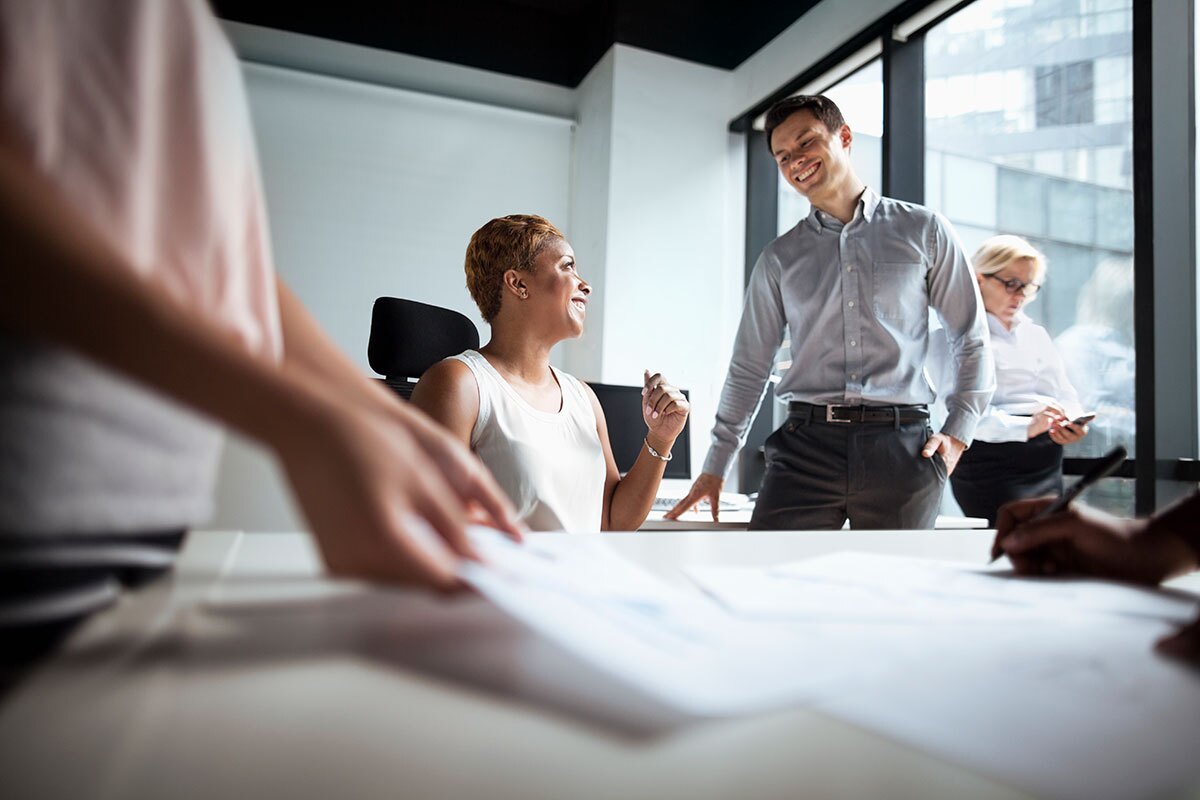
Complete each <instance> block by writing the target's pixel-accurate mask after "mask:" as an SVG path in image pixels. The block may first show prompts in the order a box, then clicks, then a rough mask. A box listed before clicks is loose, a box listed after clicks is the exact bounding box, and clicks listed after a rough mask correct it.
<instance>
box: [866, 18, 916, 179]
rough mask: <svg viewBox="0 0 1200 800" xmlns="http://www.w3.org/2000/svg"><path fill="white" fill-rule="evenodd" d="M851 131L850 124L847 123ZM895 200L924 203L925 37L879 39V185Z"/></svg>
mask: <svg viewBox="0 0 1200 800" xmlns="http://www.w3.org/2000/svg"><path fill="white" fill-rule="evenodd" d="M849 122H850V127H851V129H853V128H854V121H853V120H849ZM878 189H879V191H880V192H881V193H883V194H885V195H887V196H888V197H894V198H896V199H897V200H907V201H908V202H910V203H923V202H925V36H924V35H923V34H922V35H919V36H912V37H910V38H909V39H908V41H906V42H898V41H895V40H894V39H893V38H892V37H890V36H889V37H885V38H884V40H883V186H882V187H878Z"/></svg>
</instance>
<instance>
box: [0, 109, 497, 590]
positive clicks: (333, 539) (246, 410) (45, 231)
mask: <svg viewBox="0 0 1200 800" xmlns="http://www.w3.org/2000/svg"><path fill="white" fill-rule="evenodd" d="M7 142H8V139H7V136H6V135H5V133H4V132H3V131H0V240H3V241H5V242H6V243H7V247H8V255H9V263H8V264H7V265H6V273H5V274H6V279H7V281H8V285H7V286H6V287H5V290H4V291H3V292H0V327H3V328H4V329H5V330H7V331H9V332H11V333H13V334H16V335H19V336H25V337H28V338H30V339H37V340H42V341H49V342H54V343H57V344H59V345H62V346H65V347H67V348H70V349H73V350H75V351H77V352H79V353H82V354H83V355H86V356H88V357H90V358H92V359H93V360H95V361H97V362H99V363H102V364H105V365H106V366H108V367H110V368H113V369H115V370H116V371H118V372H121V373H123V374H124V375H126V376H128V377H130V378H131V379H133V380H136V381H139V382H141V383H143V384H145V385H147V386H149V387H151V388H153V389H155V390H157V391H160V392H162V393H163V394H166V395H168V396H170V397H173V398H175V399H177V400H179V401H181V402H183V403H184V404H186V405H188V406H190V407H191V408H193V409H195V410H197V411H200V412H202V413H204V414H207V415H208V416H210V417H213V418H214V419H216V420H219V421H221V422H223V423H225V424H227V425H229V426H231V427H233V428H234V429H236V430H238V431H240V432H241V433H243V434H245V435H246V436H249V437H250V438H253V439H255V440H257V441H259V442H262V443H263V444H265V445H266V446H268V447H270V448H271V449H272V450H274V451H275V453H276V454H277V455H278V456H279V458H280V461H281V463H282V465H283V468H284V470H285V472H286V473H287V475H288V478H289V481H290V482H291V484H292V488H293V489H294V490H295V491H296V495H297V499H298V500H299V501H300V504H301V506H302V508H303V509H304V513H305V516H306V517H307V519H308V521H309V524H310V525H311V527H312V529H313V533H314V535H315V536H316V538H317V541H318V543H319V545H320V547H321V551H322V554H323V555H324V557H325V560H326V563H327V564H328V566H329V568H330V569H331V570H332V571H334V572H337V573H341V574H352V575H358V576H362V577H370V578H379V579H385V580H401V581H415V582H422V583H428V584H432V585H438V586H444V587H449V586H452V585H454V584H455V582H456V581H455V577H454V565H455V562H456V560H457V558H458V557H459V556H472V555H473V550H472V548H471V546H470V544H469V542H468V541H467V539H466V535H465V527H464V526H465V519H466V513H467V512H466V508H465V505H466V504H465V503H464V502H463V501H462V498H461V496H460V494H459V492H457V491H456V490H455V489H454V488H452V484H451V482H450V481H449V480H447V475H446V470H445V469H444V468H443V466H442V463H441V462H439V461H437V459H436V458H433V459H431V458H430V456H429V455H428V454H427V453H428V452H429V451H430V450H437V451H441V452H442V453H443V454H445V453H446V452H447V451H446V448H444V447H442V446H440V445H437V444H436V437H435V438H434V439H429V437H427V436H426V435H425V433H424V431H422V430H421V426H420V425H419V424H409V425H406V424H403V423H402V422H401V418H400V417H389V416H388V415H386V414H384V413H382V412H379V411H368V410H366V409H364V408H361V407H356V406H355V405H354V404H353V403H350V402H347V400H346V399H345V397H344V396H343V392H344V391H345V390H344V388H343V387H341V386H339V385H337V382H335V381H333V380H330V379H324V380H314V379H313V378H314V373H313V371H312V369H311V365H312V364H313V363H314V362H315V361H317V360H319V358H314V359H312V360H308V356H307V355H305V354H306V353H309V350H308V348H306V347H305V345H304V344H303V343H301V342H302V339H303V335H304V334H303V331H301V332H300V333H299V339H298V338H297V336H298V334H297V328H296V327H295V326H294V325H293V324H292V322H294V318H293V319H292V320H291V321H289V319H288V317H287V315H285V318H284V343H285V348H288V349H290V350H291V351H292V353H293V358H290V359H287V360H285V362H284V364H283V365H279V364H276V363H274V362H273V361H271V360H270V359H268V358H266V357H263V356H260V355H255V354H252V353H249V352H247V351H246V350H245V349H244V347H243V346H242V345H241V344H240V343H239V342H238V341H237V340H236V339H235V338H234V337H233V336H232V335H231V334H230V333H229V332H228V331H226V330H225V329H224V328H222V327H221V326H220V325H219V324H218V323H217V322H215V321H213V320H211V319H209V318H208V317H206V316H205V315H204V314H202V313H201V312H199V311H197V310H196V309H194V308H192V307H191V306H189V305H188V304H187V303H186V302H183V301H181V300H179V299H178V298H176V297H175V296H174V295H173V294H172V293H171V292H169V291H168V290H167V289H166V288H165V287H164V286H162V285H161V284H159V283H157V282H155V280H154V279H153V278H146V277H142V276H139V275H137V274H136V273H135V271H134V269H133V267H132V265H130V264H128V263H127V262H126V261H125V260H124V258H123V257H122V256H121V254H119V253H117V252H116V251H114V250H113V249H112V248H111V247H109V245H108V243H107V242H106V241H105V240H104V239H103V238H102V237H101V236H99V235H98V234H97V233H96V232H95V231H94V229H93V228H92V226H91V224H90V223H89V222H88V220H86V219H85V218H83V217H82V216H81V215H80V214H78V213H77V212H76V211H75V209H74V208H73V207H71V206H70V205H69V204H68V203H66V202H64V201H63V200H62V198H61V197H59V196H58V194H57V192H56V190H55V189H54V187H53V186H51V185H50V184H49V183H48V182H47V181H46V180H45V179H44V177H43V176H42V175H41V174H40V173H38V172H37V171H36V170H35V169H33V168H32V167H31V166H30V165H29V164H28V163H27V162H26V161H25V159H24V158H23V157H22V156H21V155H19V154H18V153H17V151H16V150H15V149H14V148H12V147H11V146H9V145H8V143H7ZM310 344H311V343H310ZM304 364H308V365H309V368H308V369H306V368H304V367H303V365H304ZM335 369H337V368H336V367H335ZM360 377H361V376H360ZM413 417H414V418H415V415H413ZM430 441H433V442H435V444H434V445H432V446H431V445H430V443H429V442H430ZM451 455H452V454H451ZM450 460H453V459H452V458H451V459H450ZM480 502H481V503H483V504H485V505H489V504H490V505H491V506H492V507H495V508H497V509H499V512H498V513H501V512H503V511H504V510H505V508H506V504H505V503H503V501H502V500H501V501H498V502H497V501H496V500H495V499H494V498H492V497H486V498H483V499H481V500H480ZM427 533H432V534H433V535H432V536H430V535H427Z"/></svg>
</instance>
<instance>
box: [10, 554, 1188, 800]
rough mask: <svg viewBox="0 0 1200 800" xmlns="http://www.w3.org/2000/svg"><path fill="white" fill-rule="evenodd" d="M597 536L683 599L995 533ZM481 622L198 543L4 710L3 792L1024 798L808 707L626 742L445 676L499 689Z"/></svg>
mask: <svg viewBox="0 0 1200 800" xmlns="http://www.w3.org/2000/svg"><path fill="white" fill-rule="evenodd" d="M605 540H606V541H608V542H610V543H611V544H612V545H613V546H614V547H615V548H616V549H617V550H618V551H619V552H620V553H622V554H624V555H625V556H627V557H629V558H632V559H634V560H636V561H637V562H639V563H641V564H642V565H644V566H645V567H647V568H649V569H650V570H652V571H654V572H656V573H658V574H660V575H662V576H664V577H666V578H667V579H669V580H670V581H671V582H672V583H674V584H676V585H684V586H690V584H689V583H688V582H687V581H686V580H685V579H684V578H683V577H682V576H681V575H680V574H679V572H678V567H679V566H680V565H681V564H714V563H719V564H744V565H758V564H769V563H777V562H782V561H787V560H793V559H797V558H803V557H807V556H813V555H818V554H822V553H826V552H833V551H837V550H845V549H858V550H869V551H874V552H881V553H897V554H908V555H914V556H925V557H934V558H943V559H962V560H969V561H973V562H976V563H981V562H982V561H983V560H984V558H985V555H986V553H987V549H988V546H989V544H990V542H991V533H990V532H988V531H927V532H877V531H871V532H866V531H837V532H830V533H789V532H730V533H726V532H720V531H716V532H680V533H651V534H644V533H624V534H606V535H605ZM231 565H232V566H231ZM483 605H484V604H483V601H482V600H480V599H478V598H474V597H459V598H452V599H449V600H439V599H436V598H429V597H427V596H425V595H423V594H417V593H412V592H400V591H389V590H381V589H367V588H364V587H360V586H357V585H354V584H345V583H335V582H331V581H327V580H324V579H322V578H320V577H317V576H315V556H314V554H313V552H312V548H311V546H310V544H309V541H308V539H307V537H302V536H300V535H296V534H251V535H248V536H241V535H239V534H235V533H221V532H211V533H196V534H193V535H192V536H191V537H190V539H189V542H188V544H187V547H186V549H185V552H184V554H183V557H182V559H181V561H180V564H179V568H178V569H177V571H176V574H175V575H174V577H173V578H171V579H168V580H164V581H162V582H159V583H158V584H155V585H154V586H152V587H150V588H148V589H147V590H144V591H142V592H140V593H137V594H133V595H129V596H127V597H126V598H125V599H124V600H123V601H122V602H121V603H120V604H118V606H117V607H116V608H114V609H113V610H112V611H110V612H107V613H104V614H101V615H99V616H97V617H96V618H94V619H93V620H91V621H89V622H88V623H87V624H86V625H84V626H83V627H82V628H81V629H80V630H79V631H78V632H77V634H76V635H74V636H73V637H72V638H71V639H70V640H69V641H68V642H67V644H66V645H65V647H64V648H63V650H62V651H61V652H60V653H59V654H58V655H56V656H55V658H54V659H52V660H51V661H50V662H49V663H47V664H46V665H44V666H43V667H41V668H40V669H39V670H37V671H36V672H35V673H34V674H33V675H31V676H30V677H29V679H28V680H27V681H26V682H25V683H23V684H22V685H20V686H18V687H17V689H16V690H15V691H14V692H13V693H12V694H11V695H10V696H9V697H7V698H6V699H5V700H4V701H3V704H2V705H0V743H2V746H0V776H3V777H2V778H0V781H2V784H0V785H3V794H4V796H5V797H7V798H25V797H30V798H32V797H37V798H57V797H71V798H75V797H88V798H156V799H157V798H192V797H195V798H217V797H286V798H310V797H312V798H317V797H322V798H325V797H351V798H363V797H368V798H370V797H381V798H383V797H386V798H396V797H403V798H420V799H422V800H424V799H426V798H430V799H432V798H453V799H454V800H462V799H463V798H477V797H478V798H514V799H517V798H519V799H520V800H530V799H531V798H684V797H686V798H697V799H699V798H721V799H722V800H727V799H728V798H735V797H737V798H776V797H777V798H795V797H801V796H803V797H834V796H840V797H888V798H921V799H922V800H926V799H927V798H963V797H972V798H1010V797H1020V796H1023V795H1021V794H1020V793H1018V792H1017V791H1015V790H1013V789H1010V788H1008V787H1005V786H1002V785H999V784H997V783H995V782H992V781H990V780H988V779H986V778H983V777H981V776H979V775H976V774H974V773H972V772H970V771H967V770H965V769H963V768H960V767H958V766H955V765H953V764H949V763H945V762H942V761H939V760H938V759H936V758H933V757H931V756H928V755H925V754H924V753H922V752H919V751H916V750H913V749H911V748H909V747H907V746H904V745H901V744H898V743H896V742H893V741H891V740H888V739H885V738H883V737H881V736H878V735H875V734H873V733H870V732H867V731H865V730H862V729H859V728H856V727H854V726H852V725H850V724H847V723H844V722H841V721H839V720H836V719H832V718H829V717H826V716H822V715H820V714H818V713H816V712H813V711H807V710H803V709H801V710H792V711H786V712H778V713H773V714H767V715H760V716H754V717H748V718H742V719H736V720H729V721H721V722H709V723H703V724H698V725H695V726H693V727H686V728H683V729H681V730H678V731H675V732H673V733H670V734H664V735H660V736H655V737H641V738H638V737H633V736H630V735H628V734H621V733H619V732H616V731H614V730H612V729H611V728H606V727H602V726H599V725H597V724H593V723H587V722H583V721H580V720H578V719H576V718H572V717H570V716H566V715H563V714H560V713H557V712H555V711H552V710H549V709H548V707H546V706H544V705H532V704H529V703H526V702H522V701H519V700H516V699H513V698H512V697H509V696H505V695H502V694H498V693H496V692H495V691H490V690H488V689H485V688H482V687H481V686H479V684H478V683H470V682H463V681H462V680H455V679H453V678H450V677H447V676H446V674H445V671H444V670H442V671H439V668H438V664H439V663H444V662H442V661H439V657H447V658H451V660H455V659H457V660H458V661H460V662H461V661H463V660H464V659H466V660H469V659H470V658H471V657H472V656H473V655H475V654H477V653H479V654H482V653H483V652H484V651H485V650H486V651H487V652H489V653H492V654H493V655H492V661H491V662H489V663H488V664H485V665H481V666H483V667H484V668H485V669H486V670H488V671H490V672H492V673H495V674H502V673H503V672H504V670H505V668H506V665H507V662H506V661H505V660H504V659H503V658H500V659H497V658H495V656H494V654H495V652H496V650H497V648H496V647H495V644H496V643H495V642H492V643H490V644H489V645H488V646H487V647H486V648H485V647H483V646H481V644H480V643H479V642H478V641H477V640H478V638H479V637H478V636H474V637H473V634H478V632H479V628H478V626H476V627H475V629H474V630H473V629H472V622H471V615H472V609H481V610H490V609H483ZM447 620H449V621H447ZM485 644H488V643H485ZM516 644H517V646H522V647H529V646H536V643H530V642H528V641H525V642H523V643H516ZM499 649H500V651H501V654H503V650H504V648H503V647H501V648H499ZM439 654H440V656H439ZM1197 788H1200V787H1197Z"/></svg>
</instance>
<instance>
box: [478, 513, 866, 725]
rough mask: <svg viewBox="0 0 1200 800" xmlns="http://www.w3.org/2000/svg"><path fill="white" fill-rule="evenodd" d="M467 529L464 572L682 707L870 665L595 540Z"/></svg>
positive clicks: (711, 709)
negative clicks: (784, 632) (472, 547)
mask: <svg viewBox="0 0 1200 800" xmlns="http://www.w3.org/2000/svg"><path fill="white" fill-rule="evenodd" d="M472 539H473V541H474V542H475V544H476V546H477V547H478V548H479V549H480V551H481V553H482V555H483V556H484V558H485V560H486V562H487V565H486V566H483V565H480V564H466V565H464V567H463V570H462V576H463V578H464V580H466V581H467V582H469V583H471V584H472V585H473V586H475V587H476V588H477V589H478V590H479V591H480V592H481V593H482V594H484V595H485V596H486V597H487V598H488V599H489V600H491V601H492V602H493V603H495V604H496V605H497V606H498V607H500V608H501V609H503V610H504V611H505V612H507V613H508V614H510V615H511V616H513V617H514V618H516V619H518V620H520V621H521V622H523V623H524V624H526V625H528V626H529V627H530V628H532V629H534V630H536V631H537V632H539V633H540V634H541V635H543V636H546V637H547V638H549V639H550V640H551V641H554V642H555V643H556V644H558V645H559V646H562V647H564V648H565V649H567V650H569V651H570V652H572V653H574V654H575V655H577V656H579V657H581V658H583V659H585V660H586V661H587V662H588V663H590V664H592V665H593V666H595V667H596V668H597V669H599V670H601V671H602V672H604V673H606V674H609V675H611V676H613V677H615V678H617V679H618V680H620V681H622V682H624V683H625V684H626V685H628V686H629V687H631V688H635V689H637V690H638V691H641V692H644V693H646V694H647V695H649V696H650V697H653V698H655V699H656V700H658V701H660V702H663V703H665V704H667V705H668V706H670V707H672V708H674V709H677V710H678V711H680V712H681V713H684V714H688V715H692V716H700V717H708V716H725V715H734V714H741V713H748V712H752V711H758V710H763V709H768V708H777V707H781V706H785V705H788V704H795V703H798V702H801V701H806V700H810V699H812V698H813V697H816V696H819V695H821V694H823V693H826V692H829V691H832V689H833V687H835V686H846V685H848V684H849V683H851V682H853V681H854V679H855V678H857V677H861V676H862V675H864V674H868V673H872V672H874V670H875V669H876V666H875V664H874V662H873V661H872V660H870V659H867V658H858V657H857V656H861V655H865V653H861V652H858V651H857V650H856V651H853V652H849V651H848V652H846V653H844V654H843V655H840V656H838V657H836V658H830V657H828V652H829V651H828V648H827V647H826V646H825V641H824V639H823V638H822V637H820V636H816V635H814V636H811V637H795V636H781V635H780V634H781V631H780V629H779V628H778V627H777V626H762V625H758V624H754V623H748V622H744V621H740V620H737V619H736V618H734V617H732V616H731V615H729V614H728V613H726V612H725V611H724V610H723V609H721V608H720V607H719V606H717V605H715V604H713V603H711V602H709V601H707V600H706V599H704V598H703V597H699V596H695V595H692V594H688V593H685V592H682V591H679V590H677V589H675V588H673V587H670V586H668V585H667V584H666V583H664V582H663V581H661V580H659V579H658V578H655V577H653V576H651V575H649V574H648V573H646V572H643V571H642V570H641V569H639V568H638V567H636V566H634V565H633V564H631V563H630V562H628V561H626V560H625V559H623V558H621V557H619V556H618V555H616V554H615V553H614V552H613V551H612V550H611V549H609V548H608V547H607V546H605V545H604V544H603V543H601V542H597V541H594V540H581V539H578V538H575V537H569V536H562V537H540V538H538V539H536V540H534V541H531V542H529V543H528V544H526V545H525V546H523V547H518V546H515V545H513V544H512V543H511V542H509V541H508V540H507V539H505V538H503V537H502V536H499V535H498V534H495V533H494V532H493V531H489V530H487V529H476V530H473V531H472ZM855 663H857V664H858V665H859V666H858V667H857V668H856V667H855Z"/></svg>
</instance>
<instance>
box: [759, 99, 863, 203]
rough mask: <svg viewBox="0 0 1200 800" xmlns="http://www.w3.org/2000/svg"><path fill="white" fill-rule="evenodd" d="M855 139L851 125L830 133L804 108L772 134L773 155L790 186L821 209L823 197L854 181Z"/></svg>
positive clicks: (832, 194)
mask: <svg viewBox="0 0 1200 800" xmlns="http://www.w3.org/2000/svg"><path fill="white" fill-rule="evenodd" d="M851 139H852V135H851V133H850V127H849V126H848V125H843V126H842V127H841V128H840V129H839V130H837V131H830V130H829V128H827V127H826V126H825V123H823V122H821V120H819V119H817V117H816V116H815V115H814V114H813V113H812V112H811V111H807V110H803V109H801V110H799V111H797V112H795V113H794V114H792V115H791V116H790V117H788V118H787V119H785V120H784V121H783V122H781V123H780V124H779V125H778V127H776V128H775V130H774V131H772V133H771V152H772V153H773V154H774V156H775V163H776V164H778V165H779V174H780V175H782V176H783V179H784V180H785V181H787V183H788V185H790V186H791V187H792V188H793V189H795V190H796V191H797V192H799V193H800V194H802V195H804V196H805V197H807V198H808V200H809V202H811V203H812V204H813V205H815V206H818V207H820V206H821V202H820V201H821V199H822V198H825V197H832V196H834V195H835V194H836V193H837V191H838V190H839V189H840V188H841V187H843V186H847V185H850V184H851V183H853V181H854V177H853V176H854V171H853V167H852V166H851V164H850V142H851Z"/></svg>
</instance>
